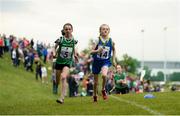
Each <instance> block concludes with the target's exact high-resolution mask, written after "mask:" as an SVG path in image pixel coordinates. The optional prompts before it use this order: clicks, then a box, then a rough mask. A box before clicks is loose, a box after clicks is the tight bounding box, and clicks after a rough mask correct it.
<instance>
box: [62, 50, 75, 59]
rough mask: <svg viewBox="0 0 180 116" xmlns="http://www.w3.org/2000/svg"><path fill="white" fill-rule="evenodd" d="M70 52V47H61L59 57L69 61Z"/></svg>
mask: <svg viewBox="0 0 180 116" xmlns="http://www.w3.org/2000/svg"><path fill="white" fill-rule="evenodd" d="M72 52H73V48H72V47H62V48H61V53H60V57H61V58H67V59H69V58H71V54H72Z"/></svg>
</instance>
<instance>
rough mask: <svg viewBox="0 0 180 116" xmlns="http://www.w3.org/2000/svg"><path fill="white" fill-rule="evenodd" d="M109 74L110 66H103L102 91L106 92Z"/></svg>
mask: <svg viewBox="0 0 180 116" xmlns="http://www.w3.org/2000/svg"><path fill="white" fill-rule="evenodd" d="M107 73H108V66H103V67H102V79H103V81H102V90H105V86H106V77H107Z"/></svg>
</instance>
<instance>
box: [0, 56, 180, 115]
mask: <svg viewBox="0 0 180 116" xmlns="http://www.w3.org/2000/svg"><path fill="white" fill-rule="evenodd" d="M49 80H50V77H49ZM51 86H52V84H51V83H50V84H49V85H42V84H41V83H40V81H36V80H35V74H34V73H31V72H26V71H25V70H24V68H23V67H22V66H20V68H15V67H13V66H12V64H11V62H10V60H9V57H8V55H6V57H4V58H3V59H0V115H2V114H71V115H73V114H74V115H77V114H79V115H80V114H81V115H86V114H87V115H93V114H94V115H98V114H99V115H109V114H114V115H118V114H134V115H135V114H136V115H140V114H141V115H144V114H147V115H148V114H153V112H155V113H154V114H156V113H160V114H165V115H166V114H169V115H172V114H180V101H179V98H180V92H165V93H153V94H154V95H155V96H156V98H154V99H144V95H145V93H144V94H127V95H113V96H109V99H108V100H107V101H104V100H102V98H101V96H99V101H98V103H93V102H92V98H91V97H75V98H68V97H67V98H66V99H65V103H64V104H63V105H60V104H57V103H56V102H55V100H56V99H57V98H58V95H53V94H52V88H51ZM114 96H115V97H116V98H114ZM130 102H133V104H131V103H130ZM138 106H139V107H138ZM142 107H145V108H144V109H143V108H142ZM147 109H149V110H150V111H152V112H150V111H149V110H147Z"/></svg>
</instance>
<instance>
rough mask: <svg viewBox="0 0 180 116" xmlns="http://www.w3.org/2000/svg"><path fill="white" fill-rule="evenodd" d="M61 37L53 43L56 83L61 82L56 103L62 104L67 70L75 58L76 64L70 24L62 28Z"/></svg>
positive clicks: (76, 59) (76, 60) (75, 42)
mask: <svg viewBox="0 0 180 116" xmlns="http://www.w3.org/2000/svg"><path fill="white" fill-rule="evenodd" d="M62 32H63V33H62V35H63V36H62V37H60V38H59V39H58V40H56V41H55V43H56V46H55V49H56V57H57V59H56V64H55V69H56V82H57V85H59V83H60V82H61V86H62V87H61V90H60V93H61V96H60V97H59V98H58V99H57V100H56V102H57V103H60V104H62V103H64V98H65V95H66V79H67V77H68V75H69V69H70V67H71V65H72V63H73V59H74V58H75V62H78V57H77V52H76V50H75V45H76V44H77V41H76V40H75V39H74V37H73V35H72V32H73V26H72V25H71V24H70V23H66V24H65V25H64V26H63V31H62Z"/></svg>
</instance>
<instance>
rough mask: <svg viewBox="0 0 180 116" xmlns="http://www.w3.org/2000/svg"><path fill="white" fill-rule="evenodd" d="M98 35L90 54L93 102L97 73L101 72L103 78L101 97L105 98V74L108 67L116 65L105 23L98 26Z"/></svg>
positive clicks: (95, 94) (113, 46)
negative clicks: (91, 59) (91, 56)
mask: <svg viewBox="0 0 180 116" xmlns="http://www.w3.org/2000/svg"><path fill="white" fill-rule="evenodd" d="M99 31H100V36H99V38H98V41H96V42H95V43H94V45H93V49H92V51H91V54H93V64H92V72H93V74H94V96H93V98H94V102H97V85H98V74H100V72H101V76H102V79H103V82H102V91H101V92H102V97H103V99H104V100H106V99H107V98H108V97H107V94H106V91H105V84H106V76H107V72H108V68H109V67H110V66H111V65H112V63H111V61H112V62H113V65H116V62H115V44H114V42H113V41H112V39H111V38H110V37H109V33H110V28H109V26H108V25H107V24H102V25H101V26H100V28H99Z"/></svg>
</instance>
